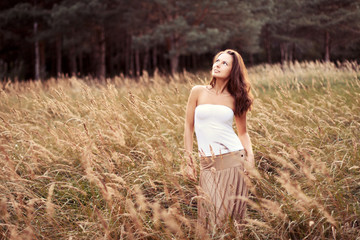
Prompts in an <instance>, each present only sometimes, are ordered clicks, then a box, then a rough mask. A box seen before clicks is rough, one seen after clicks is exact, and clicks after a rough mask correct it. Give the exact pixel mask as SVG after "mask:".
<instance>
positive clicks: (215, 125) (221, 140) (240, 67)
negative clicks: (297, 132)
mask: <svg viewBox="0 0 360 240" xmlns="http://www.w3.org/2000/svg"><path fill="white" fill-rule="evenodd" d="M251 105H252V95H251V93H250V84H249V82H248V80H247V71H246V68H245V65H244V62H243V59H242V57H241V56H240V54H239V53H237V52H236V51H234V50H231V49H228V50H225V51H222V52H219V53H218V54H217V55H216V56H215V57H214V62H213V66H212V79H211V81H210V85H206V86H200V85H199V86H195V87H193V88H192V90H191V93H190V96H189V99H188V103H187V107H186V119H185V133H184V143H185V151H186V154H187V156H188V158H187V159H188V165H187V169H186V171H187V174H188V175H189V177H190V178H192V179H195V172H196V171H195V170H194V166H193V164H192V158H191V152H192V149H193V135H194V130H195V133H196V138H197V142H198V149H199V154H200V182H199V195H200V198H199V201H198V222H199V223H200V224H201V225H202V226H203V227H205V228H207V229H209V228H210V227H213V226H214V225H217V226H219V225H221V224H224V223H226V222H227V221H228V220H236V221H237V222H238V223H239V222H241V221H242V219H243V218H244V215H245V209H246V198H247V195H248V189H247V187H246V184H245V181H244V174H246V171H245V169H244V162H247V163H248V164H247V165H248V166H249V167H253V166H254V154H253V150H252V146H251V141H250V137H249V135H248V133H247V130H246V113H247V111H248V110H250V108H251ZM234 116H235V123H236V128H237V132H238V134H237V135H236V133H235V132H234V130H233V128H232V124H233V119H234Z"/></svg>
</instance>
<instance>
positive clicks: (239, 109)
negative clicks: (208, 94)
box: [210, 49, 253, 116]
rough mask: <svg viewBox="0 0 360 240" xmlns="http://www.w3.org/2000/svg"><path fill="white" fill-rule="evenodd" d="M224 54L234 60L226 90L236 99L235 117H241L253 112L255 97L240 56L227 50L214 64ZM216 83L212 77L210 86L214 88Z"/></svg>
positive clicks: (233, 51) (216, 56)
mask: <svg viewBox="0 0 360 240" xmlns="http://www.w3.org/2000/svg"><path fill="white" fill-rule="evenodd" d="M222 53H227V54H230V55H231V56H232V58H233V63H232V68H231V72H230V78H229V81H228V82H227V84H226V88H227V90H228V91H229V93H230V94H231V96H233V97H234V98H235V112H234V113H235V115H237V116H241V115H242V114H243V113H246V112H247V111H248V110H251V105H252V103H253V96H252V94H251V92H250V88H251V87H250V82H249V80H248V75H247V70H246V67H245V64H244V61H243V59H242V57H241V56H240V54H239V53H238V52H237V51H235V50H232V49H226V50H225V51H221V52H219V53H218V54H216V55H215V57H214V60H213V62H215V61H216V59H217V58H218V57H219V56H220V54H222ZM215 83H216V78H215V77H212V79H211V81H210V85H211V86H212V87H214V86H215Z"/></svg>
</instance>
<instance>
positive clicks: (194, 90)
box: [191, 85, 206, 96]
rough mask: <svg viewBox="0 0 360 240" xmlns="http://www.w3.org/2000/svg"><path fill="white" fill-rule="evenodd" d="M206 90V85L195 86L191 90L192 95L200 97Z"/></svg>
mask: <svg viewBox="0 0 360 240" xmlns="http://www.w3.org/2000/svg"><path fill="white" fill-rule="evenodd" d="M205 90H206V86H205V85H195V86H193V87H192V89H191V95H196V96H199V95H200V94H201V93H202V92H203V91H205Z"/></svg>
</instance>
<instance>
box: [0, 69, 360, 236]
mask: <svg viewBox="0 0 360 240" xmlns="http://www.w3.org/2000/svg"><path fill="white" fill-rule="evenodd" d="M359 68H360V66H359V65H357V64H356V63H344V64H339V66H335V65H334V64H322V63H319V62H308V63H295V64H291V65H288V66H285V67H284V66H283V67H281V66H279V65H261V66H257V67H253V68H251V69H250V70H249V75H250V79H251V81H252V83H253V92H254V95H255V97H256V98H255V103H254V107H253V110H252V111H251V112H250V113H249V115H248V124H249V127H248V130H249V133H250V136H251V139H252V142H253V148H254V152H255V158H256V169H253V170H252V171H250V178H249V179H248V184H249V186H250V189H251V195H250V199H249V201H248V215H247V223H246V225H245V226H243V228H242V230H241V231H239V230H237V229H236V228H230V229H223V230H218V231H213V232H205V231H203V232H201V231H200V233H199V234H200V236H199V235H198V236H196V234H195V226H196V183H194V182H192V181H189V180H187V179H186V178H185V177H184V175H183V172H182V169H183V166H184V159H183V149H182V148H183V122H184V110H185V105H186V101H187V97H188V94H189V90H190V88H191V87H192V86H193V85H194V84H199V83H200V84H202V83H205V82H206V81H208V80H209V76H208V75H207V74H206V73H199V74H198V75H193V74H190V73H186V72H185V73H184V74H182V75H180V76H178V77H176V78H169V77H164V76H159V75H155V76H154V77H152V78H149V77H148V76H146V75H145V76H144V77H142V78H141V79H138V81H137V82H135V81H134V80H133V79H126V78H124V77H117V78H114V79H110V80H108V82H107V83H97V82H96V81H94V80H90V79H76V78H65V77H64V78H63V79H58V80H54V79H50V80H48V81H47V82H43V83H41V82H24V83H19V82H4V83H3V86H2V90H1V92H0V99H1V101H0V156H1V158H0V182H1V184H0V188H1V190H0V233H1V239H197V238H201V239H360V234H359V232H360V223H359V221H360V217H359V216H360V206H359V202H360V162H359V160H360V148H359V146H360V142H359V136H360V130H359V129H360V114H359V113H360V74H359ZM195 149H196V145H195ZM194 156H195V157H196V154H194Z"/></svg>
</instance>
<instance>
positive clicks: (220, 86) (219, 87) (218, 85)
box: [213, 79, 229, 94]
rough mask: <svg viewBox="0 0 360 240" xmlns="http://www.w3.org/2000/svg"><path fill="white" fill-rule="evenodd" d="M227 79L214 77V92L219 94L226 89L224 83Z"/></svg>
mask: <svg viewBox="0 0 360 240" xmlns="http://www.w3.org/2000/svg"><path fill="white" fill-rule="evenodd" d="M228 81H229V79H226V80H223V79H216V81H215V85H214V87H213V88H214V90H215V93H216V94H221V93H223V92H225V91H226V89H225V88H226V84H227V82H228Z"/></svg>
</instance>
